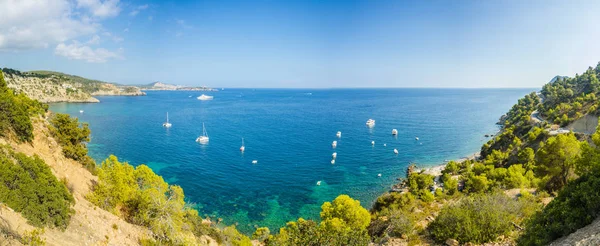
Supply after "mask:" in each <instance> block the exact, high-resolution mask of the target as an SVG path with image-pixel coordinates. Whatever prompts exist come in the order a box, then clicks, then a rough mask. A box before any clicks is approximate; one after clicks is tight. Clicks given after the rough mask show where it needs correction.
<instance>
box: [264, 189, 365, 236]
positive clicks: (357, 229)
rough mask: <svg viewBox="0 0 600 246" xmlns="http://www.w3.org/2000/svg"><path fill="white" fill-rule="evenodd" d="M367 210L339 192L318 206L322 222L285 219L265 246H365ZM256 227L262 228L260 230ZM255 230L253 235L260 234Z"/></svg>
mask: <svg viewBox="0 0 600 246" xmlns="http://www.w3.org/2000/svg"><path fill="white" fill-rule="evenodd" d="M370 221H371V216H370V215H369V212H368V211H367V210H366V209H364V208H363V207H362V206H360V202H359V201H356V200H354V199H352V198H350V197H349V196H347V195H340V196H338V197H337V198H335V199H334V200H333V202H325V203H323V206H321V222H320V223H317V222H316V221H312V220H305V219H302V218H300V219H298V221H293V222H288V223H287V225H286V226H285V227H283V228H281V229H280V230H279V234H277V235H274V236H270V237H268V239H267V240H266V241H265V243H266V245H307V246H308V245H315V246H316V245H367V244H368V243H369V241H370V240H369V235H368V233H367V227H368V226H369V223H370ZM259 230H264V229H260V228H259ZM259 230H257V232H255V234H261V233H260V232H259Z"/></svg>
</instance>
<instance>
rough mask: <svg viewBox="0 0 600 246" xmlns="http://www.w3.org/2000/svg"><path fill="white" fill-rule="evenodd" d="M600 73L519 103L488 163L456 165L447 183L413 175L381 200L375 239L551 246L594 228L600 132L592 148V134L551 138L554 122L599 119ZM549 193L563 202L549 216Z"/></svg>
mask: <svg viewBox="0 0 600 246" xmlns="http://www.w3.org/2000/svg"><path fill="white" fill-rule="evenodd" d="M598 76H600V64H599V65H598V66H597V67H596V68H589V69H588V70H587V71H586V72H585V73H584V74H583V75H576V76H575V77H574V78H562V77H561V78H558V79H557V80H555V81H553V82H551V83H549V84H547V85H545V86H544V88H543V89H542V91H541V93H540V95H538V94H536V93H531V94H528V95H526V96H525V97H524V98H522V99H520V100H519V101H518V102H517V104H515V105H514V106H513V107H512V108H511V109H510V110H509V112H508V113H507V114H506V115H505V116H503V117H502V118H501V120H500V122H499V124H500V125H502V130H501V131H500V133H498V134H497V135H496V136H494V137H493V138H492V139H491V140H490V141H488V142H487V143H485V144H484V145H483V146H482V148H481V158H480V159H478V160H468V161H464V162H460V163H457V162H450V163H448V165H447V166H446V169H445V170H444V171H443V175H442V176H441V177H440V179H439V180H440V181H441V182H440V183H436V182H434V181H433V178H432V177H431V176H429V175H427V174H425V173H414V172H413V173H410V174H409V175H408V177H407V180H406V181H405V183H404V184H405V185H404V186H405V187H406V189H407V190H408V193H403V194H400V193H395V192H393V193H388V194H385V195H383V196H381V197H379V198H378V199H377V201H376V203H375V204H374V206H373V208H372V210H371V213H372V216H373V221H372V222H371V225H370V227H369V228H370V229H369V233H370V235H371V237H372V238H373V240H374V241H375V242H385V241H387V240H389V239H390V238H393V237H401V238H405V239H406V240H408V242H409V243H413V244H418V243H421V242H423V240H425V241H428V240H434V241H437V242H445V241H446V240H449V239H453V240H457V241H458V242H459V243H467V242H472V243H486V242H494V241H498V240H509V241H515V240H516V241H517V242H518V243H519V244H520V245H544V244H547V243H549V242H551V241H552V240H554V239H556V238H558V237H561V236H565V235H567V234H569V233H571V232H574V231H575V230H577V229H578V228H581V227H583V226H585V225H587V224H589V223H590V222H592V221H593V220H594V219H595V218H597V217H598V216H599V214H600V213H599V212H598V211H600V209H599V207H598V206H600V203H598V201H600V198H598V187H600V185H599V184H597V182H598V181H597V180H598V177H596V176H597V175H596V174H597V173H600V164H599V163H600V161H598V160H600V158H599V157H600V149H598V147H596V146H600V128H599V130H597V132H596V133H595V134H594V135H593V136H591V139H592V140H593V144H592V143H591V142H589V140H590V136H587V135H585V134H583V133H577V132H568V131H566V132H556V131H554V133H551V132H552V131H551V130H552V129H556V128H552V129H550V126H551V125H552V124H557V125H561V126H564V125H567V124H569V123H571V122H573V121H574V120H576V119H578V118H581V117H583V116H585V115H587V114H591V115H593V116H596V115H595V114H597V113H598V112H597V110H598V102H597V100H596V98H597V97H598V93H600V82H599V81H598ZM537 112H539V113H537ZM596 117H597V116H596ZM593 173H595V174H593ZM457 185H458V187H457ZM436 187H437V188H436ZM434 188H436V189H434ZM510 189H517V191H518V189H521V192H519V193H520V194H518V195H517V196H516V197H509V196H506V195H504V194H502V193H509V194H514V191H511V192H509V190H510ZM549 195H555V196H556V198H554V200H553V201H552V202H550V204H549V205H548V206H546V207H545V208H543V210H542V207H543V204H544V203H543V202H542V201H543V200H548V199H547V197H548V196H549ZM522 229H524V232H523V231H522ZM517 239H518V240H517Z"/></svg>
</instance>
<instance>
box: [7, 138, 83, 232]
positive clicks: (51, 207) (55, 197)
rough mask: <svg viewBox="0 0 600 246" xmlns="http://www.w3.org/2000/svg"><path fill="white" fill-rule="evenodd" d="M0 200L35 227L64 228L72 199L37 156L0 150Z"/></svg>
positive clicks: (71, 212)
mask: <svg viewBox="0 0 600 246" xmlns="http://www.w3.org/2000/svg"><path fill="white" fill-rule="evenodd" d="M0 170H2V171H1V172H0V201H1V202H3V203H5V204H6V205H8V206H9V207H11V208H12V209H14V210H15V211H17V212H20V213H21V214H22V215H23V217H25V218H26V219H27V220H28V221H29V223H31V224H32V225H35V226H40V227H41V226H53V227H58V228H66V227H67V225H68V224H69V221H70V219H71V215H72V214H73V210H72V209H71V205H72V204H74V199H73V196H72V195H71V193H69V191H68V190H67V187H65V185H64V184H63V183H62V182H60V181H59V180H58V179H56V177H55V176H54V174H52V171H51V170H50V168H49V167H48V166H47V165H46V163H44V161H43V160H42V159H40V158H39V157H37V156H34V157H28V156H26V155H24V154H22V153H13V152H12V151H9V150H7V149H2V150H0Z"/></svg>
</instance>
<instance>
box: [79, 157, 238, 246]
mask: <svg viewBox="0 0 600 246" xmlns="http://www.w3.org/2000/svg"><path fill="white" fill-rule="evenodd" d="M184 198H185V197H184V194H183V189H181V187H179V186H177V185H169V184H168V183H166V182H165V181H164V180H163V178H162V177H161V176H159V175H156V174H155V173H154V172H153V171H152V169H150V168H149V167H148V166H146V165H139V166H137V167H133V166H131V165H129V164H128V163H126V162H119V160H118V159H117V157H115V156H110V157H109V158H108V159H106V160H105V161H104V162H102V165H101V166H100V167H99V168H98V183H97V184H96V185H95V186H94V187H93V191H92V193H91V194H90V195H89V197H88V199H89V200H90V201H91V202H92V203H94V204H96V205H98V206H99V207H101V208H103V209H105V210H108V211H111V212H113V213H115V214H117V215H120V216H121V217H123V218H125V219H126V220H127V221H129V222H131V223H134V224H137V225H142V226H145V227H147V228H149V229H150V230H151V231H152V234H153V238H152V240H146V241H145V242H144V243H145V244H156V245H195V244H196V242H197V237H200V236H202V235H209V236H211V237H213V238H214V239H215V240H217V241H218V242H221V243H225V244H233V245H249V244H248V243H249V242H250V240H249V239H248V237H246V236H244V235H242V234H240V233H239V232H237V230H236V229H235V227H229V228H228V229H226V230H224V231H223V233H220V232H219V231H217V230H216V229H214V228H212V227H210V226H207V225H203V224H202V219H201V218H200V217H199V216H198V211H196V210H194V209H192V208H190V207H189V206H187V205H186V203H185V201H184Z"/></svg>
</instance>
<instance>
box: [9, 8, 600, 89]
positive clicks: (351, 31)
mask: <svg viewBox="0 0 600 246" xmlns="http://www.w3.org/2000/svg"><path fill="white" fill-rule="evenodd" d="M0 6H3V7H2V8H3V15H2V16H0V66H1V67H10V68H15V69H19V70H25V71H27V70H42V69H43V70H54V71H60V72H65V73H69V74H75V75H80V76H84V77H88V78H93V79H100V80H105V81H110V82H117V83H124V84H145V83H150V82H153V81H162V82H166V83H173V84H183V85H207V86H214V87H318V88H321V87H324V88H329V87H469V88H471V87H540V86H541V85H543V84H544V83H546V82H548V81H549V80H550V79H551V78H552V77H553V76H554V75H557V74H560V75H569V76H573V75H574V74H575V73H578V72H579V73H581V72H583V71H584V70H585V69H586V68H587V67H588V66H595V65H596V64H597V63H598V61H600V45H598V43H600V24H598V23H600V15H598V14H597V13H599V10H600V3H597V2H596V1H533V0H532V1H508V0H506V1H375V0H366V1H341V0H339V1H323V0H321V1H309V0H305V1H143V0H139V1H127V0H120V1H119V0H20V1H19V0H0ZM4 13H6V14H4Z"/></svg>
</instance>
